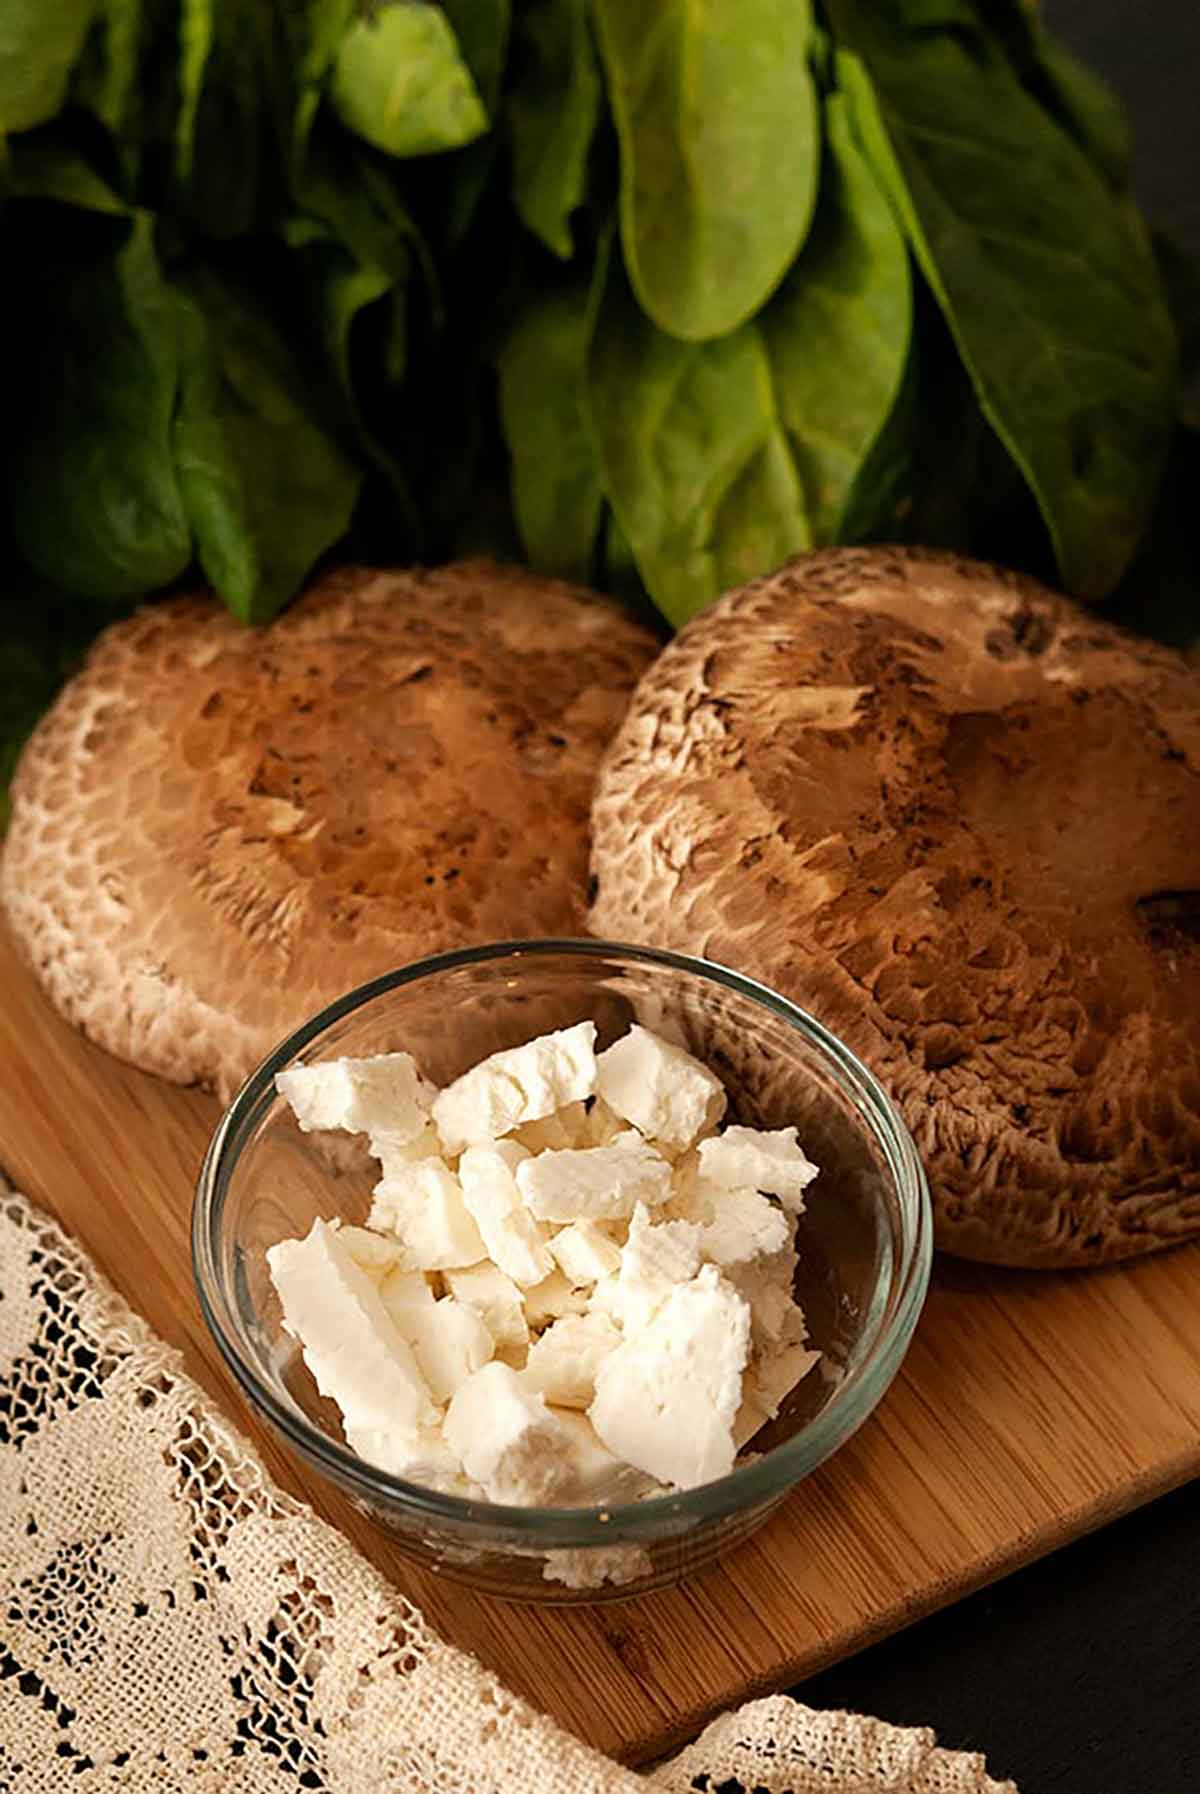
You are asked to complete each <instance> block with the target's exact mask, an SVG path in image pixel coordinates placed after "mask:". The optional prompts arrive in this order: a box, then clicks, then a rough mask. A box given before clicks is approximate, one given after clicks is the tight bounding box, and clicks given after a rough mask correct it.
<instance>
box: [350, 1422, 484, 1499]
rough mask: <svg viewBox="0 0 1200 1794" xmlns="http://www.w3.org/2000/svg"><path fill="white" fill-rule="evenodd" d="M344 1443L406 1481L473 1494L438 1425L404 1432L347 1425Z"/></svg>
mask: <svg viewBox="0 0 1200 1794" xmlns="http://www.w3.org/2000/svg"><path fill="white" fill-rule="evenodd" d="M346 1443H347V1445H349V1446H350V1447H351V1449H352V1450H354V1451H356V1452H357V1453H358V1455H359V1456H360V1457H361V1458H365V1459H366V1460H367V1462H368V1463H369V1464H376V1465H378V1467H379V1468H380V1470H387V1471H390V1473H391V1474H392V1475H393V1476H400V1477H403V1478H404V1480H405V1482H410V1483H421V1484H422V1485H423V1486H424V1487H425V1488H427V1489H438V1490H440V1492H441V1493H442V1494H443V1495H465V1496H471V1495H473V1494H474V1493H475V1490H474V1488H473V1487H472V1485H471V1483H470V1482H469V1481H468V1480H467V1478H466V1477H465V1476H464V1475H463V1473H462V1464H461V1463H460V1462H459V1458H458V1454H457V1453H456V1452H454V1451H452V1450H451V1449H450V1447H449V1446H448V1445H447V1443H446V1441H445V1439H444V1438H443V1437H442V1431H441V1428H440V1427H422V1428H421V1429H420V1431H419V1432H416V1433H405V1432H402V1431H401V1430H400V1429H399V1428H397V1427H351V1426H348V1427H347V1428H346Z"/></svg>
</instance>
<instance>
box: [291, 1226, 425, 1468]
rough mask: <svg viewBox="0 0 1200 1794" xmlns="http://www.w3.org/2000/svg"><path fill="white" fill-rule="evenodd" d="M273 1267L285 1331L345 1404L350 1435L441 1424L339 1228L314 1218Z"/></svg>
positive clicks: (325, 1391)
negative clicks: (291, 1336) (353, 1430)
mask: <svg viewBox="0 0 1200 1794" xmlns="http://www.w3.org/2000/svg"><path fill="white" fill-rule="evenodd" d="M267 1264H268V1265H269V1267H270V1271H271V1278H272V1281H273V1282H274V1284H275V1288H276V1290H277V1292H278V1294H279V1300H280V1303H281V1305H282V1307H283V1324H284V1327H285V1328H286V1330H287V1331H288V1332H289V1333H291V1334H292V1335H293V1336H294V1337H295V1338H296V1339H298V1340H299V1341H300V1344H301V1348H302V1350H303V1353H304V1362H305V1363H306V1364H307V1366H308V1368H309V1370H310V1371H311V1372H312V1375H313V1378H314V1380H315V1382H316V1385H317V1388H318V1389H319V1390H320V1391H321V1394H322V1395H326V1396H328V1397H329V1398H330V1400H332V1401H335V1402H336V1403H337V1405H338V1407H339V1408H340V1409H341V1410H342V1415H343V1418H344V1420H345V1424H346V1427H347V1429H348V1430H349V1429H350V1428H354V1429H355V1430H359V1429H363V1428H366V1429H372V1428H385V1429H386V1428H390V1427H394V1428H396V1429H397V1430H398V1431H400V1432H404V1433H416V1432H417V1431H418V1430H419V1429H420V1428H421V1427H426V1426H432V1425H433V1424H434V1423H435V1422H436V1420H437V1411H436V1409H435V1408H434V1405H433V1402H432V1400H431V1399H430V1394H429V1388H428V1385H427V1384H426V1382H425V1379H424V1378H423V1377H422V1375H421V1372H420V1369H419V1367H418V1365H417V1361H416V1359H415V1358H414V1356H413V1353H412V1349H411V1347H410V1346H409V1345H408V1343H407V1341H406V1340H404V1339H402V1338H401V1336H400V1333H399V1330H398V1329H397V1327H396V1323H395V1322H394V1321H393V1320H392V1317H391V1316H390V1314H389V1313H388V1311H387V1309H386V1308H385V1307H384V1304H383V1301H382V1299H381V1298H380V1294H379V1291H378V1290H377V1289H376V1287H375V1285H374V1284H373V1283H372V1281H371V1279H370V1278H369V1277H368V1276H367V1274H366V1272H365V1271H363V1270H361V1269H360V1268H359V1266H358V1265H356V1264H355V1262H354V1260H353V1258H352V1257H351V1256H350V1253H349V1251H348V1250H347V1248H346V1247H345V1246H344V1245H343V1244H342V1242H341V1240H340V1239H339V1237H338V1229H337V1228H336V1227H331V1226H330V1225H329V1224H328V1222H326V1221H314V1222H313V1224H312V1228H311V1230H310V1232H309V1233H308V1235H307V1236H306V1237H305V1238H304V1239H302V1240H281V1241H280V1242H279V1244H278V1245H277V1246H272V1247H271V1248H270V1250H269V1251H268V1253H267Z"/></svg>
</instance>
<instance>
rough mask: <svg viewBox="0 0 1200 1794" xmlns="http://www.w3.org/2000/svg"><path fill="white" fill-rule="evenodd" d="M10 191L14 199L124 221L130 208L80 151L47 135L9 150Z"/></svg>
mask: <svg viewBox="0 0 1200 1794" xmlns="http://www.w3.org/2000/svg"><path fill="white" fill-rule="evenodd" d="M6 184H7V188H8V192H9V194H10V195H11V197H12V198H14V199H49V200H53V201H54V202H55V203H56V204H58V205H64V206H78V207H79V209H80V210H81V211H85V212H107V213H109V214H110V215H111V216H113V217H114V218H124V217H127V216H128V214H129V208H128V206H126V205H125V204H124V202H123V201H122V200H120V199H119V198H118V197H117V195H116V194H115V193H114V192H113V190H112V188H111V187H110V186H109V185H108V183H107V181H105V180H102V179H101V177H100V176H99V175H98V174H97V173H96V171H95V169H94V168H92V167H91V165H90V164H89V163H87V162H85V161H84V159H83V157H82V156H81V155H80V154H79V152H78V151H77V150H74V149H72V148H71V147H70V146H69V145H68V144H65V143H62V142H60V141H59V140H58V139H56V138H53V137H47V136H45V135H44V134H43V133H40V132H38V133H35V134H33V135H31V136H27V137H16V138H14V139H13V141H12V142H11V143H10V144H9V146H8V169H7V183H6Z"/></svg>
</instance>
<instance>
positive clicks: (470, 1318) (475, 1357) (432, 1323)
mask: <svg viewBox="0 0 1200 1794" xmlns="http://www.w3.org/2000/svg"><path fill="white" fill-rule="evenodd" d="M411 1343H412V1349H413V1352H414V1354H415V1356H416V1360H417V1363H418V1364H419V1366H420V1368H421V1375H422V1376H423V1377H424V1378H425V1381H426V1383H427V1384H428V1385H429V1393H430V1394H431V1395H432V1397H433V1399H434V1401H435V1402H448V1401H449V1400H450V1398H451V1396H452V1395H453V1394H454V1392H455V1390H456V1389H458V1388H459V1387H460V1386H461V1385H462V1384H463V1383H465V1382H466V1380H467V1378H468V1377H470V1376H474V1374H475V1372H476V1371H477V1370H482V1369H483V1366H484V1365H485V1364H488V1363H490V1361H491V1359H492V1358H493V1357H494V1355H495V1351H496V1345H495V1341H494V1340H493V1338H492V1335H491V1332H490V1331H489V1329H488V1326H487V1323H486V1322H485V1321H484V1319H483V1316H482V1315H481V1314H479V1313H477V1311H476V1310H475V1309H474V1308H472V1307H471V1306H470V1305H469V1304H468V1303H466V1302H460V1301H458V1300H457V1299H456V1298H455V1297H454V1296H443V1297H442V1299H441V1301H440V1302H435V1303H434V1304H433V1306H432V1307H431V1308H428V1309H426V1310H424V1311H423V1312H421V1313H419V1314H418V1315H416V1316H414V1326H413V1335H412V1342H411Z"/></svg>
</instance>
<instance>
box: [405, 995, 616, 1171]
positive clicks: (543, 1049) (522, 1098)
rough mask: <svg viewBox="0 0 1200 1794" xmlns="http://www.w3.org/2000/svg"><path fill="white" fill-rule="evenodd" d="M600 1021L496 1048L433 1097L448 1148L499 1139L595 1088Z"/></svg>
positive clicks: (456, 1150)
mask: <svg viewBox="0 0 1200 1794" xmlns="http://www.w3.org/2000/svg"><path fill="white" fill-rule="evenodd" d="M595 1042H596V1024H595V1023H594V1022H578V1023H577V1024H576V1025H575V1027H573V1028H562V1029H560V1030H559V1031H558V1032H557V1033H555V1034H543V1035H542V1036H541V1038H540V1039H538V1040H530V1041H527V1042H526V1044H525V1045H524V1046H519V1047H508V1048H506V1049H505V1051H503V1052H500V1053H493V1054H492V1056H491V1058H490V1059H484V1060H483V1061H482V1062H481V1063H480V1064H479V1065H476V1066H474V1067H472V1069H471V1070H470V1071H467V1072H464V1073H463V1075H462V1077H461V1078H456V1079H455V1081H454V1083H453V1084H450V1085H448V1086H447V1087H446V1089H445V1090H443V1091H442V1092H441V1094H440V1095H439V1096H438V1097H437V1098H436V1099H435V1101H434V1104H433V1119H434V1121H435V1122H436V1123H437V1130H438V1133H439V1134H440V1135H441V1137H442V1141H443V1143H444V1145H445V1147H446V1149H447V1151H449V1152H460V1151H461V1150H462V1148H463V1147H464V1146H470V1145H479V1144H481V1143H482V1142H484V1141H487V1140H498V1139H500V1138H501V1136H502V1135H504V1134H509V1133H511V1132H512V1130H513V1129H514V1128H515V1127H520V1126H521V1125H522V1123H524V1122H529V1121H541V1120H542V1119H544V1117H546V1116H547V1115H553V1114H554V1112H555V1110H556V1109H561V1108H564V1107H565V1106H566V1105H567V1104H568V1103H574V1102H582V1101H583V1099H584V1098H585V1097H589V1096H591V1094H592V1092H593V1091H594V1090H595V1088H596V1052H595Z"/></svg>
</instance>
